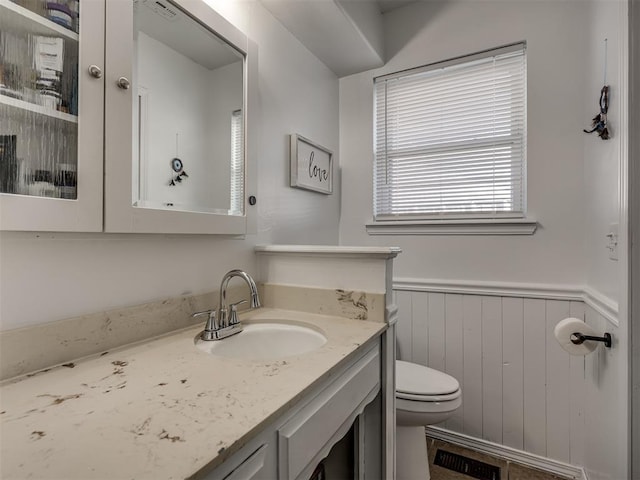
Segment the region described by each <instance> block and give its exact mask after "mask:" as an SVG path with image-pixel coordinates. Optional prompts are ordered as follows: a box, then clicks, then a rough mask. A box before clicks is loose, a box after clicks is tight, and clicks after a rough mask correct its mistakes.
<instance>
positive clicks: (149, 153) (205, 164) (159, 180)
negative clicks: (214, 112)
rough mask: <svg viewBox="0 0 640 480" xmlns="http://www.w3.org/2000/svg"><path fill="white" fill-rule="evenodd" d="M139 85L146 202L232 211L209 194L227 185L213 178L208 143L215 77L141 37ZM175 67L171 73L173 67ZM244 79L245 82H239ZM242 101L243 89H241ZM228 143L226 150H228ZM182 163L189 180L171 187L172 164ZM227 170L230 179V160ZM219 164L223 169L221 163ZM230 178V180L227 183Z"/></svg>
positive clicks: (222, 180)
mask: <svg viewBox="0 0 640 480" xmlns="http://www.w3.org/2000/svg"><path fill="white" fill-rule="evenodd" d="M137 49H138V65H137V67H138V68H137V74H138V85H139V86H140V87H142V91H144V92H146V96H145V99H144V101H145V102H146V104H147V107H146V110H147V111H146V114H143V118H144V119H143V120H142V122H141V125H142V128H143V129H144V131H145V134H146V135H145V136H146V142H144V146H143V149H144V151H145V154H144V156H145V159H144V160H143V161H144V170H145V171H146V174H145V175H144V176H143V178H144V182H145V185H144V187H143V188H144V189H145V190H146V195H145V194H144V193H143V194H142V196H141V197H142V199H143V200H147V201H152V202H154V203H155V204H156V205H164V204H165V203H173V204H175V205H189V206H194V207H200V208H202V207H217V208H228V200H227V203H226V204H225V203H224V202H222V203H217V204H216V203H211V199H210V196H209V194H208V192H209V191H210V190H213V191H215V190H218V189H219V188H220V187H221V186H223V187H224V186H225V184H226V188H227V191H228V188H229V187H228V183H229V182H228V181H226V182H225V181H224V179H221V178H219V177H217V176H215V175H214V173H213V167H214V165H212V162H213V159H212V158H211V156H210V151H209V150H210V149H209V148H208V147H209V144H208V142H207V139H208V138H209V136H210V132H209V129H210V126H211V123H210V122H209V116H210V109H209V108H208V105H207V102H206V101H203V99H206V98H207V97H209V96H211V94H210V93H209V92H212V91H213V92H215V89H212V88H211V86H210V84H209V82H208V80H209V75H210V71H209V70H208V69H207V68H206V67H204V66H202V65H200V64H199V63H197V62H194V61H193V60H191V59H190V58H188V57H186V56H185V55H182V54H181V53H179V52H176V51H175V50H173V49H171V48H170V47H168V46H167V45H165V44H164V43H162V42H159V41H158V40H156V39H155V38H152V37H150V36H148V35H146V34H144V33H142V32H139V33H138V38H137ZM168 66H170V67H168ZM239 78H242V76H240V77H239ZM239 98H240V99H242V87H241V88H240V97H239ZM229 138H230V135H229V137H228V138H227V139H226V140H227V142H226V145H227V146H228V145H229ZM174 157H178V158H180V159H181V160H182V161H183V164H184V170H185V171H186V172H187V174H188V175H189V178H186V179H185V180H184V183H179V184H177V185H174V186H171V185H169V182H170V181H171V179H172V178H173V177H174V176H175V172H174V171H173V170H172V169H171V159H173V158H174ZM226 160H227V162H226V163H227V166H226V170H224V167H223V172H225V173H228V168H229V167H228V163H229V161H228V158H227V159H226ZM219 163H222V162H220V161H219ZM225 178H227V177H225Z"/></svg>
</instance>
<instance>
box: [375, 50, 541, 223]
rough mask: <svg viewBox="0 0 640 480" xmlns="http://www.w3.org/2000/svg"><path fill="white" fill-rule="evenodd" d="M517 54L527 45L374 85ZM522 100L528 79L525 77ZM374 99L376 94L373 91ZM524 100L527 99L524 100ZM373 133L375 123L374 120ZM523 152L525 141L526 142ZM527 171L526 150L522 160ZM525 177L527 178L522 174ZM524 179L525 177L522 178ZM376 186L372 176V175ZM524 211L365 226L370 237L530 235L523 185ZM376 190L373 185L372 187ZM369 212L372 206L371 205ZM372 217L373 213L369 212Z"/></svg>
mask: <svg viewBox="0 0 640 480" xmlns="http://www.w3.org/2000/svg"><path fill="white" fill-rule="evenodd" d="M518 50H524V51H525V54H526V50H527V43H526V41H519V42H514V43H511V44H508V45H503V46H500V47H497V48H491V49H486V50H483V51H480V52H476V53H473V54H469V55H462V56H459V57H455V58H452V59H449V60H444V61H439V62H434V63H431V64H427V65H424V66H421V67H416V68H411V69H405V70H401V71H398V72H394V73H390V74H386V75H381V76H378V77H375V78H374V79H373V80H374V82H373V84H374V85H375V84H376V83H378V82H381V81H385V80H389V79H394V78H399V77H404V76H406V75H412V74H417V73H422V72H426V71H430V70H437V69H441V68H444V67H450V66H453V65H457V64H460V63H466V62H472V61H474V60H477V59H482V58H487V57H488V56H495V55H502V54H505V53H510V52H514V51H518ZM524 81H525V96H526V95H527V93H526V83H527V79H526V77H525V79H524ZM374 98H375V90H374ZM525 98H526V97H525ZM524 122H525V132H526V123H527V118H526V107H525V118H524ZM374 129H375V119H374ZM525 148H526V140H525ZM522 162H523V166H524V168H525V171H526V167H527V163H528V162H527V156H526V150H525V153H524V158H523V159H522ZM525 175H526V174H525ZM525 178H526V177H525ZM374 182H375V173H374ZM522 188H523V194H524V198H523V211H522V212H517V211H513V212H479V213H477V214H475V213H471V212H461V213H459V214H458V213H451V212H446V213H442V214H440V215H438V214H433V215H429V214H423V215H419V214H417V215H415V216H411V215H384V214H382V215H378V216H376V215H375V214H374V215H372V217H373V218H372V221H371V222H369V223H367V224H365V227H366V230H367V233H368V234H369V235H532V234H534V233H535V231H536V230H537V227H538V222H537V221H536V220H535V219H534V218H531V217H528V216H527V213H526V212H527V190H528V189H527V185H526V180H525V184H524V185H523V187H522ZM374 189H375V183H374ZM372 208H374V205H373V204H372ZM372 213H374V212H372Z"/></svg>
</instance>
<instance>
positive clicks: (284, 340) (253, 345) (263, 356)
mask: <svg viewBox="0 0 640 480" xmlns="http://www.w3.org/2000/svg"><path fill="white" fill-rule="evenodd" d="M243 326H244V330H243V331H242V332H240V333H238V334H236V335H232V336H230V337H227V338H223V339H222V340H213V341H204V340H201V339H200V338H198V339H197V340H196V347H197V348H199V349H200V350H202V351H204V352H206V353H209V354H211V355H218V356H221V357H232V358H242V359H247V360H275V359H279V358H283V357H291V356H294V355H301V354H303V353H309V352H312V351H314V350H317V349H318V348H320V347H322V346H323V345H324V344H325V343H327V337H325V336H324V335H323V334H322V333H320V332H319V331H317V330H315V329H313V328H310V327H306V326H302V325H300V324H291V323H278V322H277V321H269V322H260V323H243Z"/></svg>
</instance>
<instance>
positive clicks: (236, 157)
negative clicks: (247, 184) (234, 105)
mask: <svg viewBox="0 0 640 480" xmlns="http://www.w3.org/2000/svg"><path fill="white" fill-rule="evenodd" d="M242 132H243V128H242V110H235V111H234V112H233V113H232V114H231V199H230V207H229V214H230V215H242V210H243V207H244V137H243V135H242Z"/></svg>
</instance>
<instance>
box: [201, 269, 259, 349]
mask: <svg viewBox="0 0 640 480" xmlns="http://www.w3.org/2000/svg"><path fill="white" fill-rule="evenodd" d="M233 277H240V278H242V279H243V280H244V281H245V282H246V283H247V285H248V287H249V293H250V294H251V308H259V307H260V297H259V295H258V287H257V286H256V282H254V281H253V278H251V276H250V275H249V274H248V273H246V272H244V271H242V270H231V271H229V272H227V273H226V274H225V276H224V277H222V282H221V283H220V302H219V304H218V314H217V316H216V311H215V309H214V310H205V311H204V312H197V313H194V314H193V315H192V317H197V316H199V315H208V316H209V317H208V318H207V323H206V325H205V327H204V331H203V332H202V333H201V334H200V338H202V340H221V339H223V338H226V337H228V336H230V335H234V334H236V333H240V332H241V331H242V324H241V323H240V322H238V311H237V307H238V305H240V304H242V303H246V300H241V301H239V302H236V303H232V304H231V305H229V306H228V308H227V286H228V285H229V281H230V280H231V279H232V278H233ZM227 317H228V318H227Z"/></svg>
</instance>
